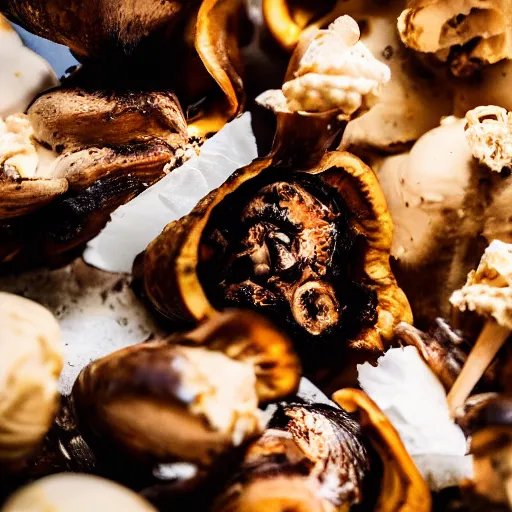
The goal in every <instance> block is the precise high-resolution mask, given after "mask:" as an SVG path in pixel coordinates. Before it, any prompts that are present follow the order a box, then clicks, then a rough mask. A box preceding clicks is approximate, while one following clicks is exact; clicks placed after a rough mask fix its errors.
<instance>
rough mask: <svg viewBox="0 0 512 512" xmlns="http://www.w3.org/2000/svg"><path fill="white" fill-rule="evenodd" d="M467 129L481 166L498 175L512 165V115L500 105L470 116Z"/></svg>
mask: <svg viewBox="0 0 512 512" xmlns="http://www.w3.org/2000/svg"><path fill="white" fill-rule="evenodd" d="M464 129H465V131H466V139H467V141H468V144H469V147H470V148H471V152H472V153H473V156H474V157H475V158H476V159H477V160H478V161H479V162H480V163H482V164H484V165H486V166H487V167H488V168H489V169H491V170H492V171H496V172H501V171H502V170H503V168H504V167H510V166H511V165H512V113H510V112H507V110H506V109H504V108H502V107H497V106H496V105H486V106H482V107H477V108H475V109H473V110H470V111H469V112H467V113H466V126H465V128H464Z"/></svg>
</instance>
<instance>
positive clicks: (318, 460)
mask: <svg viewBox="0 0 512 512" xmlns="http://www.w3.org/2000/svg"><path fill="white" fill-rule="evenodd" d="M335 400H337V401H340V402H343V403H345V404H346V405H347V407H349V408H350V410H351V411H355V410H356V414H355V415H354V416H350V415H349V414H347V412H346V411H345V410H343V409H339V408H336V407H333V406H330V405H325V404H310V405H305V404H286V405H281V406H280V407H279V409H278V411H277V412H276V414H275V415H274V417H273V419H272V420H271V422H270V425H269V428H268V429H267V430H266V431H265V433H264V434H263V436H262V437H261V438H260V439H259V440H258V441H256V442H254V443H253V444H252V445H251V446H250V447H249V449H248V450H247V452H246V455H245V458H244V461H243V463H242V465H241V466H240V468H239V469H238V471H237V472H236V474H235V475H234V477H233V478H232V480H231V482H230V483H229V484H228V486H227V487H226V489H225V490H224V491H223V493H222V494H221V496H220V497H219V498H218V499H217V501H216V503H215V505H214V507H213V508H214V510H226V511H242V510H243V511H276V512H277V511H282V512H284V511H287V510H297V511H299V510H300V511H341V510H348V509H349V508H351V507H352V506H354V507H356V508H357V506H358V505H359V506H360V507H362V508H363V509H365V510H366V509H368V510H377V511H390V512H391V511H398V510H404V511H405V510H411V511H412V510H417V511H419V510H425V511H426V510H430V494H429V491H428V488H427V486H426V485H425V482H424V481H423V480H422V478H421V476H420V475H419V473H418V471H417V469H416V468H415V466H414V464H413V463H412V461H411V460H410V458H409V456H408V455H407V452H406V451H405V448H404V447H403V445H402V444H401V441H400V439H399V437H398V435H397V433H396V432H395V431H394V429H393V427H392V426H391V425H390V424H389V423H388V422H387V420H386V418H385V416H384V415H383V414H382V413H380V412H379V411H378V409H377V407H376V406H375V404H373V402H371V401H370V400H369V399H368V398H367V397H366V395H364V393H362V392H360V391H356V390H350V389H345V390H342V391H339V392H338V393H337V394H336V395H335ZM359 409H361V410H359ZM356 418H357V419H358V420H360V421H361V423H358V422H357V421H355V419H356ZM372 445H373V446H372ZM377 454H378V455H377Z"/></svg>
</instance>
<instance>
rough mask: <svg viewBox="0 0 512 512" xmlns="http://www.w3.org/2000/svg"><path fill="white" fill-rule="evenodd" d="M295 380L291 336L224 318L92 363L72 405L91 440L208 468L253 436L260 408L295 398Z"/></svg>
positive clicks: (244, 317) (253, 319) (245, 318)
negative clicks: (281, 399)
mask: <svg viewBox="0 0 512 512" xmlns="http://www.w3.org/2000/svg"><path fill="white" fill-rule="evenodd" d="M299 378H300V370H299V364H298V360H297V358H296V356H295V354H294V353H293V352H292V350H291V344H290V342H289V341H288V339H287V338H285V337H284V336H283V335H282V334H280V333H279V332H278V331H276V330H275V329H274V328H273V327H272V326H271V325H270V324H268V323H267V322H266V321H265V320H264V319H261V318H258V317H257V316H256V315H254V314H251V313H242V312H231V313H229V312H228V313H225V314H223V315H219V316H218V317H216V318H212V319H211V320H209V321H208V322H206V323H204V324H202V325H199V326H198V327H197V328H196V329H195V330H193V331H190V332H188V333H184V334H177V335H174V336H172V337H170V338H168V339H167V340H162V341H154V342H148V343H144V344H141V345H135V346H132V347H128V348H126V349H122V350H120V351H117V352H114V353H113V354H110V355H108V356H106V357H104V358H102V359H99V360H97V361H95V362H93V363H91V364H90V365H89V366H88V367H86V368H85V369H84V370H83V371H82V372H81V374H80V375H79V377H78V379H77V381H76V383H75V385H74V387H73V398H74V404H75V409H76V411H77V415H78V419H79V428H80V429H81V430H82V431H83V432H84V434H85V435H86V438H87V435H89V436H90V437H91V439H93V441H94V440H96V443H98V442H99V443H101V442H103V443H104V442H107V443H113V444H114V445H115V446H117V447H118V448H119V449H120V450H122V451H123V452H127V453H129V454H130V455H132V456H135V457H137V458H139V459H142V460H144V461H149V462H175V461H186V462H190V463H193V464H196V465H198V466H199V467H200V468H203V469H204V468H207V467H209V466H210V465H212V464H214V463H215V462H216V460H217V458H218V457H219V456H220V455H222V454H224V453H226V452H227V451H229V450H231V449H232V448H233V447H237V446H240V445H241V444H243V443H245V442H246V441H247V440H249V439H251V438H253V437H255V436H257V435H258V434H259V433H260V432H261V430H262V428H263V419H264V418H263V414H262V412H261V411H260V410H259V409H258V405H259V404H260V402H266V401H269V400H275V399H278V398H281V397H284V396H287V395H289V394H292V393H293V392H294V391H295V390H296V389H297V387H298V383H299Z"/></svg>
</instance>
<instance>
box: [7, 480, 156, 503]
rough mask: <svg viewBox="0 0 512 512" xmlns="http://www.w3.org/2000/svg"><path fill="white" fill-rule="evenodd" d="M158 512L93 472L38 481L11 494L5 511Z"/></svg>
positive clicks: (144, 501) (137, 496)
mask: <svg viewBox="0 0 512 512" xmlns="http://www.w3.org/2000/svg"><path fill="white" fill-rule="evenodd" d="M20 510H23V511H24V512H41V511H42V510H51V511H52V512H69V511H70V510H73V511H74V512H87V511H90V510H123V511H124V512H156V509H155V508H154V507H152V506H151V504H150V503H149V502H147V501H146V500H145V499H143V498H142V497H141V496H139V495H137V494H136V493H135V492H133V491H131V490H130V489H127V488H126V487H122V486H121V485H119V484H116V483H115V482H112V481H110V480H106V479H105V478H100V477H97V476H93V475H81V474H70V473H59V474H56V475H51V476H47V477H45V478H42V479H40V480H37V481H35V482H33V483H31V484H29V485H27V486H26V487H23V488H22V489H20V490H19V491H18V492H16V493H15V494H14V495H13V496H11V497H10V498H9V499H8V500H7V502H6V503H5V505H4V506H3V507H2V512H17V511H20Z"/></svg>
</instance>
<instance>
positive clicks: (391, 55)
mask: <svg viewBox="0 0 512 512" xmlns="http://www.w3.org/2000/svg"><path fill="white" fill-rule="evenodd" d="M402 9H403V2H402V0H393V1H387V2H386V3H385V4H382V3H381V2H375V1H374V0H346V1H344V2H332V3H330V4H322V3H318V2H308V3H306V4H303V3H300V2H295V1H293V0H283V1H282V2H278V3H277V4H276V2H274V0H263V14H264V17H265V23H266V25H267V27H268V28H269V30H270V32H271V34H272V35H273V37H274V38H275V39H276V40H277V42H278V43H279V44H280V45H281V46H283V47H284V48H285V49H286V50H291V49H293V48H294V47H295V45H296V44H297V42H298V40H299V38H300V36H301V34H302V33H304V32H310V31H312V30H313V29H314V28H324V27H326V26H327V25H328V24H329V23H330V22H332V21H333V20H335V19H336V18H337V17H338V16H340V15H349V16H351V17H352V18H354V19H355V21H357V23H358V25H359V28H360V32H361V39H360V42H361V43H362V44H364V46H365V47H366V48H367V49H368V50H370V52H371V53H372V54H373V55H374V57H375V59H377V60H378V61H380V62H381V63H383V64H385V65H386V66H389V68H390V71H391V78H390V80H389V81H388V82H387V83H385V84H383V85H382V87H381V91H380V94H379V97H378V98H376V99H374V100H373V103H374V105H373V107H372V108H371V109H370V110H369V111H368V112H365V113H363V114H362V115H360V116H359V117H357V118H355V119H353V120H351V122H350V123H349V124H348V126H347V128H346V130H345V132H344V134H343V140H342V143H341V146H340V148H341V149H346V150H349V151H352V152H354V153H355V154H357V155H360V154H361V155H363V154H364V153H365V152H367V151H368V150H373V149H375V150H377V151H385V152H389V153H395V152H397V151H401V150H402V149H403V148H404V146H405V145H407V144H409V143H411V142H412V141H415V140H416V139H418V137H420V136H421V135H423V133H425V132H426V131H428V130H429V129H431V128H434V127H435V126H437V124H438V123H439V119H440V118H441V117H442V116H445V115H449V114H450V113H451V111H452V102H453V99H452V96H453V90H452V85H451V84H447V82H446V80H444V77H440V76H437V75H438V73H436V72H433V70H432V69H429V68H427V66H425V65H424V64H423V63H421V62H420V60H419V59H417V58H416V56H415V55H414V52H411V51H410V50H408V49H407V48H406V47H405V46H404V44H403V43H402V41H401V40H400V37H399V35H398V32H397V28H396V20H397V18H398V16H399V14H400V13H401V11H402Z"/></svg>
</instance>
